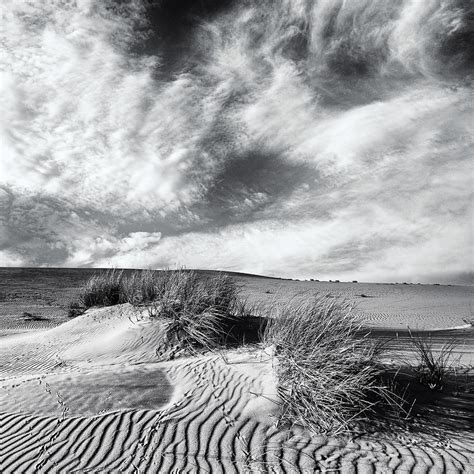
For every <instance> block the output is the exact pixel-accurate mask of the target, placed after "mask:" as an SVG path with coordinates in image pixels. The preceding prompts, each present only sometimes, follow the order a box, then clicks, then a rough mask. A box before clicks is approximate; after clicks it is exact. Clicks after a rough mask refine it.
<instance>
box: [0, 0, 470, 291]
mask: <svg viewBox="0 0 474 474" xmlns="http://www.w3.org/2000/svg"><path fill="white" fill-rule="evenodd" d="M0 12H1V21H0V41H1V48H0V71H1V73H0V110H1V114H0V147H1V148H0V153H1V155H0V266H65V267H82V266H85V267H131V268H163V267H175V266H177V265H178V266H182V265H184V266H186V267H187V268H207V269H225V270H231V271H242V272H250V273H258V274H265V275H272V276H282V277H294V278H318V279H336V278H337V279H340V280H353V279H355V280H359V281H378V282H387V281H407V282H440V283H470V282H471V281H472V264H473V254H472V248H473V247H472V246H473V227H472V217H473V195H472V193H473V187H474V186H473V185H474V181H473V174H474V169H473V164H472V151H473V148H474V147H473V139H472V132H473V115H472V114H473V99H472V77H473V75H472V73H473V70H472V67H473V64H474V57H473V52H472V51H473V49H472V44H473V41H474V38H473V32H472V23H471V25H469V22H472V21H473V17H474V8H473V6H472V3H471V1H470V0H448V1H442V0H400V1H393V0H345V1H343V0H268V1H267V0H258V1H257V0H254V1H250V0H248V1H247V0H233V1H232V0H229V1H224V0H200V1H198V0H194V1H193V0H161V1H160V0H158V1H154V2H151V1H144V0H130V1H128V0H124V1H117V0H1V5H0ZM470 48H471V49H470Z"/></svg>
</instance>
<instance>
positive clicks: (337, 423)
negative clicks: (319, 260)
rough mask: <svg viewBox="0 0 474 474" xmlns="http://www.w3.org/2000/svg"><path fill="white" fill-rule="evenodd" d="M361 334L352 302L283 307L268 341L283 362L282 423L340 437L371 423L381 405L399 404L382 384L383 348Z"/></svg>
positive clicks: (280, 373) (270, 326) (268, 331)
mask: <svg viewBox="0 0 474 474" xmlns="http://www.w3.org/2000/svg"><path fill="white" fill-rule="evenodd" d="M360 329H361V326H360V324H359V323H358V322H357V320H356V319H355V317H354V315H353V312H352V308H351V306H350V305H349V303H348V302H346V301H344V300H341V299H328V298H325V297H316V298H315V299H314V301H311V302H309V303H304V304H302V305H300V306H297V307H293V308H292V307H289V306H286V307H283V308H282V309H280V311H279V313H278V314H277V315H276V316H275V317H274V318H273V319H272V320H270V321H269V323H268V325H267V328H266V331H265V334H264V341H265V342H266V343H267V344H272V345H273V346H274V350H275V355H276V357H277V360H278V364H277V376H278V392H279V395H280V397H281V403H282V410H281V415H280V421H281V422H283V423H289V424H299V425H302V426H303V427H305V428H307V429H309V430H310V431H312V432H315V433H327V434H329V433H330V434H338V433H343V432H349V431H351V430H352V429H353V428H354V427H355V426H356V425H357V424H359V423H360V422H363V421H367V420H368V417H369V415H370V414H371V413H372V414H373V413H375V408H376V407H377V406H381V405H384V406H385V405H387V403H388V404H389V405H393V404H397V396H396V395H394V394H392V392H391V391H390V390H389V389H388V388H387V387H386V386H385V384H384V383H383V382H382V380H381V374H382V371H383V368H382V366H381V365H380V364H379V363H378V360H379V357H380V355H381V352H382V349H383V348H382V346H381V345H380V344H372V343H371V342H370V341H369V340H368V338H367V337H361V336H360Z"/></svg>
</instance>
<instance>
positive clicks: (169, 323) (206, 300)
mask: <svg viewBox="0 0 474 474" xmlns="http://www.w3.org/2000/svg"><path fill="white" fill-rule="evenodd" d="M243 311H244V309H243V307H242V305H241V303H240V301H239V299H238V288H237V286H236V284H235V282H234V281H233V279H232V278H230V277H229V276H226V275H222V274H219V275H217V276H215V277H210V278H201V277H199V276H198V275H197V274H196V273H195V272H192V271H183V270H177V271H173V272H163V273H162V276H161V279H160V287H159V296H158V298H157V299H155V301H154V302H153V303H152V305H151V307H150V316H151V317H154V318H162V319H164V320H165V323H166V344H165V346H166V348H167V349H168V348H169V347H172V346H174V347H175V348H176V350H182V349H190V350H195V349H208V350H209V349H213V348H216V347H218V346H219V345H222V344H223V343H224V342H225V341H226V339H227V338H228V336H229V332H230V331H231V329H232V325H233V324H234V322H235V319H236V318H238V317H239V316H240V315H241V314H243Z"/></svg>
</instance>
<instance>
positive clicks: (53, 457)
mask: <svg viewBox="0 0 474 474" xmlns="http://www.w3.org/2000/svg"><path fill="white" fill-rule="evenodd" d="M277 283H279V282H277V281H270V286H271V285H273V284H277ZM259 284H260V285H262V282H260V283H259ZM268 284H269V283H268V282H267V285H268ZM292 284H293V283H292ZM295 286H296V283H295ZM268 287H269V286H267V288H268ZM374 287H375V285H374V286H373V287H371V288H368V289H365V288H364V289H363V292H364V293H365V292H367V293H369V290H372V291H371V293H372V295H371V296H373V298H372V299H369V298H365V297H364V298H363V299H364V303H365V300H366V299H367V300H368V301H369V302H368V303H367V306H365V307H364V309H363V311H365V312H366V314H371V311H369V310H370V308H375V307H376V306H371V305H374V303H373V301H375V298H379V301H380V298H383V295H382V292H380V293H379V294H376V291H374ZM331 288H332V290H334V287H331ZM351 288H352V287H351ZM276 289H277V286H275V290H276ZM257 290H258V286H257V285H254V287H253V289H252V287H250V289H249V290H248V291H249V294H250V296H252V294H253V293H252V292H255V294H256V292H257ZM359 290H360V289H359V288H357V292H358V291H359ZM280 291H281V288H280ZM348 291H349V290H348ZM350 291H355V290H352V289H351V290H350ZM429 291H432V290H431V289H430V290H429ZM361 293H362V292H361ZM265 295H266V296H265V297H267V296H268V297H270V298H271V297H273V296H272V294H271V293H265ZM279 297H281V298H283V296H279ZM411 298H412V301H413V299H415V300H416V296H413V297H411ZM425 300H426V296H425ZM409 301H410V299H409V298H405V297H403V295H400V301H398V303H397V304H398V306H397V309H396V312H391V309H390V308H388V309H385V308H384V309H383V311H382V310H381V308H380V307H378V310H377V311H374V313H376V314H377V315H384V316H377V317H374V318H373V319H370V318H368V320H369V322H374V321H375V322H376V323H377V326H378V327H379V328H383V324H384V323H385V324H386V325H387V327H389V328H390V327H392V328H393V327H403V324H404V323H405V322H406V321H407V319H410V318H413V314H414V313H410V314H411V315H410V316H406V315H407V314H408V313H409V310H410V303H409ZM431 304H432V306H431V307H430V308H429V311H426V312H425V313H421V312H420V314H423V318H421V320H420V319H418V322H419V325H421V324H422V323H425V324H426V325H427V326H428V327H429V328H432V327H433V326H434V327H437V326H440V323H443V324H442V325H441V327H444V328H446V327H449V326H451V325H455V326H460V325H461V326H462V325H463V322H462V319H463V317H462V316H464V315H461V317H460V319H461V324H458V323H459V320H458V319H459V318H458V319H456V317H455V316H453V317H452V318H451V319H449V318H441V317H438V316H436V315H437V314H443V311H445V306H443V305H441V306H438V305H436V304H434V303H431ZM428 306H429V305H428ZM432 307H433V308H436V309H435V310H433V313H431V312H430V311H431V308H432ZM403 308H405V310H406V313H404V312H403V311H402V309H403ZM416 311H421V307H417V308H416ZM395 314H397V315H399V319H397V318H396V317H395V316H394V315H395ZM431 314H434V315H435V316H431V317H432V318H434V319H435V322H433V321H431V320H430V315H431ZM404 318H407V319H404ZM420 321H421V322H420ZM0 324H1V319H0ZM464 325H465V323H464ZM33 326H34V323H33ZM162 334H163V333H162V327H161V326H160V323H159V322H157V321H153V320H150V319H149V317H148V315H147V313H146V310H141V311H139V310H137V309H135V308H133V307H132V306H130V305H128V304H127V305H122V306H117V307H111V308H101V309H91V310H89V311H88V312H87V313H86V314H84V315H82V316H79V317H77V318H75V319H72V320H69V321H67V322H64V323H62V324H60V325H57V326H56V327H50V328H45V327H44V326H42V325H41V321H39V322H38V326H37V327H36V328H30V329H29V330H27V331H25V332H23V333H21V334H10V335H8V334H6V333H4V336H3V337H2V338H1V339H0V360H1V367H0V404H1V412H0V472H2V473H15V474H16V473H36V472H54V473H56V472H58V473H72V472H98V473H99V472H100V473H103V472H107V473H116V472H117V473H118V472H140V473H168V472H180V473H181V472H222V473H224V472H225V473H227V472H295V473H296V472H305V473H312V472H347V473H352V472H440V473H441V472H474V471H473V465H474V437H473V436H472V432H470V431H469V430H468V429H467V430H466V429H464V428H461V427H460V428H459V429H457V430H456V429H454V430H452V431H448V430H443V431H436V430H434V431H433V433H432V435H431V436H430V435H426V436H423V437H421V436H418V435H414V434H412V433H409V432H405V433H401V434H400V433H398V434H397V435H396V436H395V435H394V436H391V434H390V433H385V434H384V436H382V434H378V435H366V436H360V437H357V438H356V439H352V440H350V439H347V438H342V437H341V438H328V437H324V436H310V435H309V434H308V433H307V432H304V431H303V430H301V429H296V428H293V429H291V430H289V429H285V428H283V427H280V428H278V427H277V426H276V423H275V421H276V416H277V414H278V409H279V408H278V396H277V390H276V377H275V371H274V367H273V364H274V359H273V358H272V353H271V350H270V349H266V350H265V349H264V348H261V347H244V348H240V349H235V350H232V351H226V353H225V354H224V353H222V354H207V355H202V356H199V357H192V358H183V359H176V360H171V361H166V362H160V361H159V358H158V356H157V352H156V350H157V348H158V347H159V344H160V340H161V338H162ZM469 337H471V338H472V333H471V334H470V336H469ZM468 426H469V424H468Z"/></svg>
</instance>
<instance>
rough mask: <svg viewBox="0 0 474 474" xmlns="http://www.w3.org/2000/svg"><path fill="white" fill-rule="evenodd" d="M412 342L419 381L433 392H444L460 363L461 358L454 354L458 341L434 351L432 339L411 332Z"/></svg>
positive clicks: (450, 342)
mask: <svg viewBox="0 0 474 474" xmlns="http://www.w3.org/2000/svg"><path fill="white" fill-rule="evenodd" d="M410 340H411V343H412V346H413V348H414V351H415V354H416V355H417V358H418V363H417V365H416V366H415V367H414V369H415V373H416V376H417V379H418V381H419V382H420V383H421V384H423V385H425V386H427V387H428V388H430V389H431V390H442V389H443V387H444V385H445V384H446V382H447V381H448V379H449V377H450V376H451V375H453V374H454V373H455V372H456V370H455V369H456V365H458V363H459V358H457V359H456V357H455V356H454V354H453V351H454V349H455V348H456V345H457V343H456V340H454V339H452V340H449V341H447V342H445V343H444V344H443V345H442V346H441V347H440V348H439V350H435V349H434V347H433V341H432V340H431V338H423V337H421V336H420V335H418V334H413V333H412V332H411V331H410Z"/></svg>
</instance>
